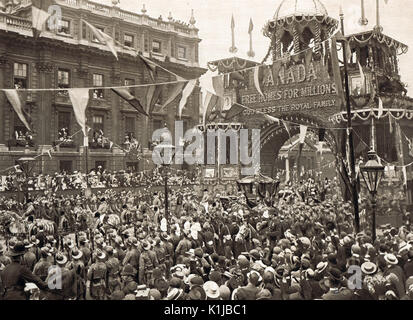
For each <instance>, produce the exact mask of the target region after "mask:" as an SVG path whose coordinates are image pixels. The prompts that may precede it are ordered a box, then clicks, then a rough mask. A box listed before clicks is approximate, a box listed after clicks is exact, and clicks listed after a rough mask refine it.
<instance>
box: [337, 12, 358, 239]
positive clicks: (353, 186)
mask: <svg viewBox="0 0 413 320" xmlns="http://www.w3.org/2000/svg"><path fill="white" fill-rule="evenodd" d="M340 22H341V33H342V35H343V39H342V40H341V42H342V50H343V61H344V82H345V88H346V108H347V129H348V131H349V134H348V137H347V139H348V144H349V149H350V150H349V151H350V170H351V172H350V186H351V194H352V200H353V208H354V224H355V228H356V233H359V232H360V215H359V200H358V193H357V182H356V178H355V173H356V162H355V159H354V158H355V157H354V143H353V130H352V128H353V127H352V121H351V105H350V89H349V82H348V67H347V53H346V50H345V43H346V40H345V39H344V13H343V11H342V8H341V6H340Z"/></svg>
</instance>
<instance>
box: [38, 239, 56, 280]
mask: <svg viewBox="0 0 413 320" xmlns="http://www.w3.org/2000/svg"><path fill="white" fill-rule="evenodd" d="M50 256H51V254H50V252H49V249H48V248H47V247H43V248H41V249H40V260H39V261H38V262H37V263H36V264H35V265H34V269H33V274H35V275H36V276H38V277H39V278H40V279H42V280H43V281H46V278H47V275H48V273H49V267H50V266H51V265H52V264H51V262H50V260H49V257H50Z"/></svg>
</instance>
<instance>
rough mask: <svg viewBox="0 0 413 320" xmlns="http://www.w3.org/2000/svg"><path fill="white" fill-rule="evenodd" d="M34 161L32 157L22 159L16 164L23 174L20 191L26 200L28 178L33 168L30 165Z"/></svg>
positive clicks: (27, 195)
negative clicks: (21, 190)
mask: <svg viewBox="0 0 413 320" xmlns="http://www.w3.org/2000/svg"><path fill="white" fill-rule="evenodd" d="M35 161H36V159H35V158H32V157H22V158H20V159H18V160H17V163H18V165H19V167H20V169H21V171H22V173H23V179H24V181H23V184H22V187H23V188H22V189H23V194H24V197H25V198H26V201H27V199H28V198H29V188H28V181H27V180H28V178H29V176H30V174H31V172H32V170H33V168H34V166H33V165H32V164H33V163H34V162H35Z"/></svg>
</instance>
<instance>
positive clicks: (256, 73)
mask: <svg viewBox="0 0 413 320" xmlns="http://www.w3.org/2000/svg"><path fill="white" fill-rule="evenodd" d="M259 75H260V66H256V67H254V85H255V89H257V91H258V92H259V93H260V95H262V96H263V95H264V94H263V93H262V90H261V87H260V80H259Z"/></svg>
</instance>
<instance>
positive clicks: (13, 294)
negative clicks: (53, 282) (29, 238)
mask: <svg viewBox="0 0 413 320" xmlns="http://www.w3.org/2000/svg"><path fill="white" fill-rule="evenodd" d="M25 250H26V249H25V247H24V244H23V243H21V242H18V243H16V244H15V245H14V246H13V248H12V249H11V250H10V251H9V252H8V255H9V257H10V258H11V263H10V264H8V265H7V266H6V267H5V268H4V270H3V271H2V272H1V274H0V276H1V282H2V286H3V292H1V293H0V295H1V296H2V298H3V300H26V295H25V293H24V286H25V284H26V283H28V282H32V283H34V284H36V285H37V286H38V287H39V288H40V289H42V290H48V286H47V283H45V282H44V281H43V280H42V279H40V278H39V277H38V276H36V275H34V274H33V273H32V272H31V271H30V270H29V269H28V268H27V267H26V266H25V265H24V264H23V263H22V258H23V255H24V252H25Z"/></svg>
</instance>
